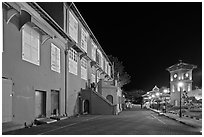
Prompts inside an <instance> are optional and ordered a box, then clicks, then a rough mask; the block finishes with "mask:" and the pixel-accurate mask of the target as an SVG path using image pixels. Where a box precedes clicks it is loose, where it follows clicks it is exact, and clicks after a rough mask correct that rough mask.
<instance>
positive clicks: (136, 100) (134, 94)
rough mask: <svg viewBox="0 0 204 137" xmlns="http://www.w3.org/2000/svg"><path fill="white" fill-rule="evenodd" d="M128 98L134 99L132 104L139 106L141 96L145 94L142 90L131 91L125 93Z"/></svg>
mask: <svg viewBox="0 0 204 137" xmlns="http://www.w3.org/2000/svg"><path fill="white" fill-rule="evenodd" d="M127 94H128V97H129V96H130V97H131V98H134V102H133V103H135V104H138V103H139V104H140V103H141V102H142V100H143V97H142V95H144V94H146V92H145V91H144V90H140V89H139V90H133V91H129V92H127Z"/></svg>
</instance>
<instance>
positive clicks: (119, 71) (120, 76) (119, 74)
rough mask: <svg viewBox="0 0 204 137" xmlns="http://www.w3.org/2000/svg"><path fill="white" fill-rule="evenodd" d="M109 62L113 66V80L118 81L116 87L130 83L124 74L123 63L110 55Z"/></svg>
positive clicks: (125, 73) (127, 76)
mask: <svg viewBox="0 0 204 137" xmlns="http://www.w3.org/2000/svg"><path fill="white" fill-rule="evenodd" d="M108 57H109V59H110V61H111V62H113V64H114V79H115V80H117V81H118V86H119V87H123V86H124V85H126V84H128V83H129V82H130V75H129V74H128V73H127V72H125V67H124V66H123V63H122V62H121V61H119V60H118V58H117V57H114V56H112V55H109V56H108Z"/></svg>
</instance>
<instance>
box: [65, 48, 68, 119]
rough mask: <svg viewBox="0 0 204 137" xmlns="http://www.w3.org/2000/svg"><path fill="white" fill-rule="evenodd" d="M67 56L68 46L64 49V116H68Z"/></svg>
mask: <svg viewBox="0 0 204 137" xmlns="http://www.w3.org/2000/svg"><path fill="white" fill-rule="evenodd" d="M67 56H68V44H67V45H66V47H65V92H64V93H65V101H64V102H65V116H68V114H67V91H68V88H67V87H68V86H67V82H68V76H67V68H68V67H67Z"/></svg>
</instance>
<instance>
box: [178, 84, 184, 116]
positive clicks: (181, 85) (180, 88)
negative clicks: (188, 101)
mask: <svg viewBox="0 0 204 137" xmlns="http://www.w3.org/2000/svg"><path fill="white" fill-rule="evenodd" d="M178 87H179V90H180V107H179V108H180V112H179V117H181V92H182V87H183V82H181V81H180V82H178Z"/></svg>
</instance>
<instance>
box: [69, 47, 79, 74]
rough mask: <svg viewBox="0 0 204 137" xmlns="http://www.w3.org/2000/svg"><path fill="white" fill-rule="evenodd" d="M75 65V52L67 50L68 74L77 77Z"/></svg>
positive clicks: (76, 60)
mask: <svg viewBox="0 0 204 137" xmlns="http://www.w3.org/2000/svg"><path fill="white" fill-rule="evenodd" d="M77 63H78V56H77V52H76V51H75V50H74V49H73V48H71V49H70V50H69V72H70V73H72V74H75V75H77V68H78V67H77Z"/></svg>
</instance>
